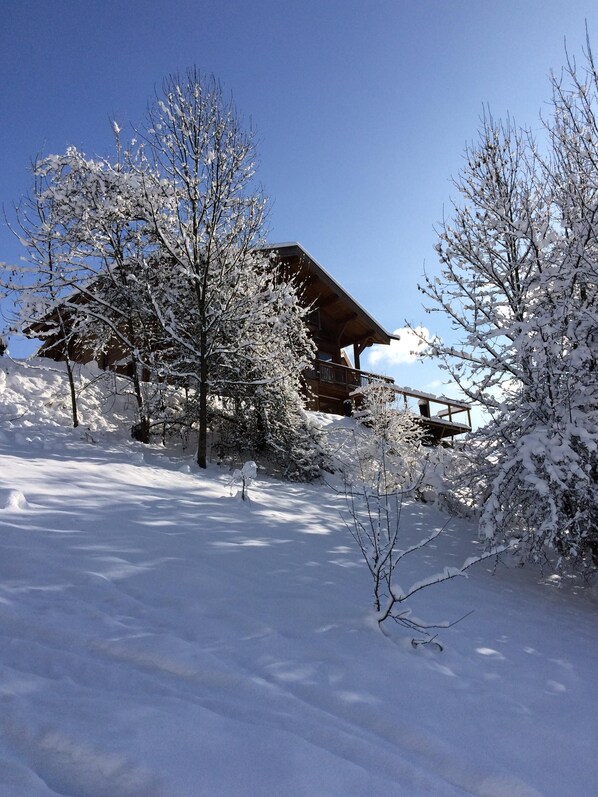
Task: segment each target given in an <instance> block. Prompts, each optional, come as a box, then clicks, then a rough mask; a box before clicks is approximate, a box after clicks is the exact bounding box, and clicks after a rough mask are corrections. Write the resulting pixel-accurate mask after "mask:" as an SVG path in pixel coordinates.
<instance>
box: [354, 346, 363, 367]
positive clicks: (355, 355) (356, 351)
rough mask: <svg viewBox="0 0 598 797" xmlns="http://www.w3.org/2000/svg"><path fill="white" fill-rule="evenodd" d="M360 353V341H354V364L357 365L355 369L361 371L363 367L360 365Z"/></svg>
mask: <svg viewBox="0 0 598 797" xmlns="http://www.w3.org/2000/svg"><path fill="white" fill-rule="evenodd" d="M360 353H361V352H360V351H359V344H358V343H354V344H353V365H354V366H355V369H356V370H357V371H361V367H360V365H359V355H360Z"/></svg>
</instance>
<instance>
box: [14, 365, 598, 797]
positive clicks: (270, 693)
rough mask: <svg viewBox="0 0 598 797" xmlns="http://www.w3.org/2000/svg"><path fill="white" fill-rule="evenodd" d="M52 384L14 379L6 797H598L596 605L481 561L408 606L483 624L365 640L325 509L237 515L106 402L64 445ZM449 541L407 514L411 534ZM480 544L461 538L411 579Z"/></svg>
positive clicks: (311, 498) (320, 498)
mask: <svg viewBox="0 0 598 797" xmlns="http://www.w3.org/2000/svg"><path fill="white" fill-rule="evenodd" d="M7 371H9V373H7ZM61 380H62V376H61V375H60V373H58V372H57V371H56V368H55V366H54V364H52V369H50V370H48V366H47V365H43V364H41V365H40V366H39V368H28V369H25V370H24V369H23V368H16V367H15V366H14V365H11V364H10V363H8V362H7V361H0V423H1V426H0V434H1V439H0V795H2V797H5V796H6V797H42V796H43V797H49V795H69V797H196V796H197V797H204V795H205V797H233V795H234V796H235V797H236V796H237V795H247V796H248V797H270V795H272V797H278V795H285V796H288V797H369V796H370V795H372V796H373V795H381V794H384V795H387V796H388V797H398V796H399V795H401V796H403V795H404V796H405V797H419V795H433V796H434V797H456V796H457V795H478V796H479V797H532V795H533V796H534V797H537V796H538V795H544V796H545V797H567V795H572V796H575V797H584V796H585V795H587V796H588V797H590V795H595V794H597V793H598V769H597V767H596V762H595V749H596V741H597V739H598V719H597V710H596V709H597V705H598V688H597V687H596V677H595V676H596V674H595V667H596V661H597V660H598V633H597V631H598V615H597V608H598V606H597V604H596V601H595V600H594V599H592V598H591V596H588V595H584V594H578V595H576V594H575V590H572V589H570V588H568V587H567V586H563V587H562V588H560V589H557V588H556V587H554V586H549V585H547V584H546V583H544V584H541V583H539V577H538V575H537V574H534V573H533V572H532V571H531V570H529V569H523V570H522V569H509V568H507V567H503V566H501V567H499V569H498V570H497V572H496V574H494V575H493V574H492V572H490V568H489V567H488V566H487V565H486V564H483V565H481V566H479V567H478V569H477V570H473V571H470V577H469V579H467V580H465V579H458V580H455V581H452V582H450V583H447V584H445V585H442V586H440V587H438V588H437V589H433V590H427V591H425V592H423V593H420V594H419V595H418V596H417V597H418V600H417V602H414V609H415V611H416V612H417V614H420V615H425V616H426V617H427V618H430V619H455V618H457V617H459V616H462V615H463V614H465V613H466V612H468V611H470V610H471V609H475V612H474V613H473V614H472V615H471V616H470V617H468V618H467V619H465V620H463V622H462V623H460V624H459V625H457V626H455V627H454V628H452V629H450V630H447V631H445V632H443V634H442V641H443V643H444V645H445V650H444V652H443V653H434V652H431V651H429V650H422V649H418V650H415V649H413V648H412V647H411V645H410V643H409V639H408V637H406V636H405V634H404V633H403V632H401V631H400V630H399V629H398V628H391V629H389V636H388V637H385V636H383V635H382V634H381V633H380V632H379V630H378V629H377V628H376V627H375V625H374V624H373V623H372V620H371V614H370V611H369V603H370V594H369V583H368V577H367V573H366V572H365V570H364V567H363V566H362V564H361V562H360V560H359V557H358V555H357V554H356V552H355V550H354V548H353V545H352V541H351V540H350V538H349V537H348V535H347V532H346V531H345V529H344V527H343V525H342V523H341V522H340V520H339V509H341V500H340V498H339V497H338V496H337V495H336V494H335V493H334V492H333V491H332V490H330V489H328V488H327V487H325V486H318V485H311V486H305V485H290V484H281V483H279V482H275V481H274V480H268V479H266V478H263V477H262V478H260V479H259V480H258V482H257V484H256V485H255V486H254V487H253V488H252V490H251V496H252V502H251V504H250V505H246V504H244V503H243V502H241V501H239V500H238V499H236V498H233V497H231V496H230V490H229V486H228V483H229V480H230V476H229V474H228V473H227V472H225V471H223V470H219V469H217V468H216V467H213V468H212V469H210V470H209V471H208V472H207V473H198V472H197V471H196V470H195V469H194V466H193V465H192V464H191V463H192V458H189V457H187V458H183V457H182V456H181V457H178V458H177V457H174V456H168V455H167V454H166V453H164V452H163V451H162V450H160V449H159V448H158V447H152V448H147V447H145V448H144V447H142V446H141V445H140V444H135V443H131V442H129V441H126V440H124V439H121V438H120V437H119V436H118V434H117V433H116V432H115V431H114V429H115V427H114V426H113V424H112V423H111V421H110V418H108V420H101V419H100V416H99V414H98V413H99V410H100V409H101V408H102V399H101V395H99V393H98V394H96V395H94V394H91V393H88V394H87V396H86V397H85V399H84V406H83V409H82V414H83V416H84V421H85V423H86V424H87V426H89V427H91V430H92V433H91V435H90V434H89V433H88V434H87V435H86V434H85V430H84V429H83V430H72V429H69V427H68V407H67V408H66V409H64V408H62V406H61V403H60V399H59V398H58V396H59V395H60V390H61ZM116 409H117V408H113V410H114V411H116ZM104 411H107V408H106V406H104ZM93 441H95V442H93ZM445 522H446V518H445V517H444V516H442V515H441V514H440V513H438V512H437V511H436V510H434V509H432V508H430V507H429V506H425V505H418V504H412V505H409V506H408V507H407V510H406V513H405V518H404V523H403V527H404V533H405V535H406V538H408V539H413V540H415V539H416V538H418V537H419V536H421V535H423V534H427V533H428V532H429V531H430V530H431V529H433V528H435V527H437V526H438V525H443V524H444V523H445ZM473 537H474V534H473V530H472V528H470V527H468V526H467V525H466V524H465V523H464V522H462V521H461V522H455V523H452V524H450V525H449V527H448V529H447V531H446V533H445V534H444V535H443V536H442V537H441V538H440V541H439V542H438V545H437V546H436V547H434V548H427V549H426V550H425V551H424V552H423V555H422V557H421V558H420V560H419V561H415V562H412V563H410V564H409V568H410V569H409V571H408V572H407V573H406V574H405V581H406V582H410V581H411V580H414V579H415V578H419V577H423V576H424V575H425V574H426V573H429V572H434V571H435V570H438V569H442V567H443V566H444V565H445V564H448V565H454V564H460V563H461V562H462V561H463V560H464V559H465V558H466V557H467V556H469V555H470V554H471V553H472V552H474V551H475V543H474V542H473Z"/></svg>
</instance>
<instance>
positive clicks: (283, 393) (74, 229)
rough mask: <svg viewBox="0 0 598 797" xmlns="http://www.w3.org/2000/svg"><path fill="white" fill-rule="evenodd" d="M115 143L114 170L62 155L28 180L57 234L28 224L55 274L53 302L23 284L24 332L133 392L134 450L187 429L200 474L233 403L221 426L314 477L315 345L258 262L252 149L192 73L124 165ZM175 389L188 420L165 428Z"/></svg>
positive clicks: (290, 293) (285, 289)
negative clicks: (43, 337) (158, 431)
mask: <svg viewBox="0 0 598 797" xmlns="http://www.w3.org/2000/svg"><path fill="white" fill-rule="evenodd" d="M114 132H115V135H116V144H117V148H116V149H117V152H116V157H115V158H113V159H110V158H93V159H92V158H88V157H86V156H84V155H83V154H82V153H80V152H79V151H77V150H76V149H75V148H72V147H71V148H69V149H68V150H67V152H66V153H65V154H64V155H61V156H56V155H53V156H49V157H47V158H45V159H43V160H41V161H40V162H39V163H38V164H37V165H36V168H35V179H36V180H38V181H39V182H40V186H42V187H43V190H41V188H40V191H38V192H36V195H37V194H39V195H40V201H43V203H45V204H44V207H46V206H48V207H49V206H51V207H52V212H53V221H52V226H51V229H50V227H49V225H48V223H47V222H46V221H45V220H44V219H41V220H40V223H39V225H37V226H36V225H35V224H28V225H27V226H28V230H29V233H30V234H29V236H28V239H27V242H28V245H29V246H31V242H34V241H37V240H38V239H39V240H43V241H45V240H46V239H47V240H48V241H49V242H50V244H51V247H52V249H53V251H54V250H56V251H57V252H59V253H60V257H61V263H62V265H61V266H60V267H59V268H58V269H56V268H54V267H52V268H54V273H55V277H54V279H58V278H59V279H60V283H59V285H58V287H57V288H56V289H54V288H53V287H52V290H51V292H50V294H48V291H47V282H48V281H47V279H46V278H45V277H44V278H43V279H42V277H41V272H40V271H39V263H37V261H35V262H34V263H33V272H35V271H36V269H37V273H34V274H33V275H32V276H31V275H29V273H28V272H27V273H25V272H23V275H24V279H23V280H22V282H23V284H26V285H29V283H30V282H31V280H33V281H36V280H37V281H38V282H39V285H38V288H37V290H36V297H37V298H39V297H42V298H43V302H41V303H40V302H39V301H38V302H37V304H35V305H34V311H33V312H32V313H31V312H29V310H27V312H25V313H24V314H23V319H24V320H25V319H26V321H27V324H28V325H29V327H31V326H32V324H31V321H32V319H33V320H35V321H41V322H42V326H44V325H45V326H44V332H47V334H51V335H52V336H53V341H54V342H55V345H56V346H57V347H58V348H57V350H58V349H60V350H64V353H65V354H68V351H69V346H70V345H71V344H72V345H74V346H76V347H77V352H78V354H79V355H83V356H84V357H86V358H87V359H94V360H97V361H98V362H100V363H102V362H104V361H106V362H107V363H108V364H109V365H110V366H112V367H117V368H118V370H119V372H120V373H126V374H127V375H128V376H129V377H130V379H131V384H132V387H133V393H134V396H135V399H136V401H137V408H138V423H136V424H135V427H134V430H133V431H134V433H135V435H136V437H138V439H141V440H143V441H147V440H148V439H149V432H150V426H151V424H152V423H157V422H158V421H160V422H162V423H164V424H172V423H179V424H187V425H189V426H191V425H194V426H195V428H198V432H199V442H198V449H197V461H198V463H199V464H200V466H202V467H205V465H206V460H207V439H208V427H209V424H210V423H211V424H212V426H214V422H215V420H216V419H217V418H219V419H220V421H221V422H222V421H223V419H225V418H226V417H227V413H226V408H227V406H230V405H231V403H232V404H234V406H235V411H234V412H233V413H229V414H228V421H229V422H228V426H229V427H231V426H234V428H235V432H234V434H235V435H236V436H237V437H238V438H242V439H243V445H244V447H245V449H260V448H261V449H262V450H267V451H269V452H270V453H273V454H274V455H275V457H278V458H279V459H280V460H284V461H285V463H286V464H287V465H289V466H290V467H289V470H290V471H293V472H295V475H300V476H302V477H303V478H305V477H306V476H307V475H308V474H310V473H311V474H312V475H313V472H314V471H317V469H318V466H317V462H318V459H319V456H320V455H319V452H318V446H317V444H316V443H315V441H314V439H313V435H312V434H311V432H310V431H309V424H308V423H307V422H306V419H305V413H304V412H303V394H302V390H301V385H300V373H301V371H302V370H303V369H304V368H305V367H306V365H307V364H308V362H309V360H310V358H311V356H312V355H313V344H312V342H311V341H310V339H309V335H308V331H307V327H306V324H305V322H304V315H305V313H306V309H305V308H304V307H303V306H302V304H301V302H300V300H299V296H298V292H297V289H296V286H295V285H293V284H292V283H290V282H288V281H285V280H284V279H283V275H282V273H281V271H280V270H279V269H278V268H277V267H276V266H275V265H274V263H273V262H272V261H271V260H270V259H269V258H268V256H266V255H265V254H264V253H262V252H261V251H260V250H259V249H258V248H257V247H256V244H258V243H260V241H261V237H260V236H261V234H262V230H263V224H264V214H265V200H264V198H263V196H262V193H261V191H260V189H259V188H258V187H257V186H256V184H255V174H254V173H255V164H254V161H255V148H254V143H253V136H252V134H251V133H246V132H245V131H244V130H243V128H242V125H241V123H240V120H239V118H238V117H237V115H236V112H235V109H234V106H233V105H232V102H229V101H225V99H224V98H223V95H222V91H221V89H220V86H219V85H218V84H217V82H216V81H215V80H214V79H213V78H204V77H202V76H201V75H200V74H199V72H198V71H197V70H190V71H189V72H188V73H187V74H186V75H185V76H184V77H183V78H181V79H180V78H178V77H177V76H173V77H171V78H169V79H168V80H166V81H165V83H164V86H163V92H162V93H159V94H158V95H157V96H156V97H155V101H154V103H153V104H152V105H151V107H150V108H149V110H148V116H147V120H146V124H145V126H144V127H143V129H141V130H140V131H138V132H137V140H133V141H132V142H131V143H130V144H129V146H128V148H127V149H126V150H125V151H123V149H122V147H121V143H120V129H119V128H118V126H116V125H115V126H114ZM21 226H22V227H23V224H21ZM38 259H39V258H38ZM54 260H56V255H54V256H53V262H54ZM64 264H66V265H68V268H67V267H66V265H64ZM45 268H46V271H47V266H46V267H45ZM44 273H45V272H44ZM44 292H45V293H44ZM29 293H31V292H30V291H29ZM24 306H25V305H23V307H24ZM27 307H28V308H29V307H32V305H31V303H28V304H27ZM55 319H58V321H60V319H64V330H63V331H62V332H60V334H58V335H57V334H56V321H55ZM38 326H39V325H38ZM46 327H47V329H46ZM67 338H68V339H67ZM150 386H151V387H150ZM177 390H178V391H179V393H180V394H181V395H184V402H183V403H184V412H182V413H181V412H180V411H179V410H180V402H178V406H177V413H176V416H175V417H173V414H172V413H171V412H170V413H169V412H168V411H167V410H168V405H169V402H168V401H166V400H165V398H166V394H167V393H169V392H170V393H172V391H177ZM221 426H222V423H221Z"/></svg>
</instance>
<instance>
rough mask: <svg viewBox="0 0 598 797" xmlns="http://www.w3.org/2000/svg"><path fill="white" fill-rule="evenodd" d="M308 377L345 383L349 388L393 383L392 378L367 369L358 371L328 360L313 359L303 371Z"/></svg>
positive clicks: (324, 381)
mask: <svg viewBox="0 0 598 797" xmlns="http://www.w3.org/2000/svg"><path fill="white" fill-rule="evenodd" d="M305 376H306V377H307V378H308V379H314V380H315V381H317V382H323V383H326V384H329V385H339V386H342V385H346V387H347V388H348V389H349V391H351V390H355V389H356V388H358V387H367V385H372V384H376V383H380V382H383V383H385V384H389V385H392V384H394V379H392V378H391V377H389V376H382V375H381V374H372V373H369V372H368V371H358V370H357V369H356V368H350V367H349V366H348V365H339V364H338V363H333V362H330V361H328V360H314V361H313V363H312V365H311V367H310V368H308V369H307V370H306V371H305Z"/></svg>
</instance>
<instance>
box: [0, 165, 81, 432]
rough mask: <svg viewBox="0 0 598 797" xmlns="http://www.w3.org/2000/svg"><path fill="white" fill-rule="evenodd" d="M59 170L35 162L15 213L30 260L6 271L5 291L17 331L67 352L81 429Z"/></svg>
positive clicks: (72, 260)
mask: <svg viewBox="0 0 598 797" xmlns="http://www.w3.org/2000/svg"><path fill="white" fill-rule="evenodd" d="M59 173H60V166H59V165H57V164H56V162H55V160H54V159H46V160H42V159H38V160H36V161H35V162H34V163H33V188H32V191H31V193H30V194H29V195H28V196H27V197H25V198H24V199H23V200H22V201H21V202H20V204H19V205H18V206H17V207H16V208H15V216H16V221H15V222H14V224H13V225H11V229H12V230H13V232H14V233H15V235H17V237H18V238H19V240H20V241H21V243H22V244H23V246H24V247H25V250H26V252H27V255H26V257H25V258H23V261H22V262H20V263H19V264H17V265H13V266H11V267H6V268H5V269H4V270H3V276H2V286H3V288H4V290H5V291H6V292H7V294H8V295H9V296H10V298H11V300H12V303H13V306H14V312H13V317H12V318H11V319H10V321H9V325H10V329H11V331H12V332H16V333H21V334H23V333H25V334H29V333H30V332H31V330H35V331H36V334H37V336H38V337H40V338H42V339H43V338H47V337H52V338H53V339H54V340H55V341H57V345H58V346H59V347H60V348H61V350H62V358H63V359H64V362H65V366H66V372H67V377H68V384H69V393H70V402H71V413H72V418H73V426H74V427H77V426H78V425H79V414H78V409H77V395H76V393H77V391H76V384H75V375H74V370H73V361H72V358H71V352H72V348H73V346H74V334H75V330H74V327H73V323H72V312H71V310H70V309H69V308H68V306H66V304H65V298H66V297H67V296H68V294H69V292H70V291H71V287H72V284H73V281H74V277H73V275H74V273H76V257H75V256H74V254H73V250H74V247H73V244H72V241H71V240H70V239H69V238H68V236H67V235H66V234H65V226H64V218H63V216H62V214H61V211H60V208H59V203H58V201H57V195H56V193H55V191H54V187H55V177H56V175H57V174H59Z"/></svg>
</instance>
